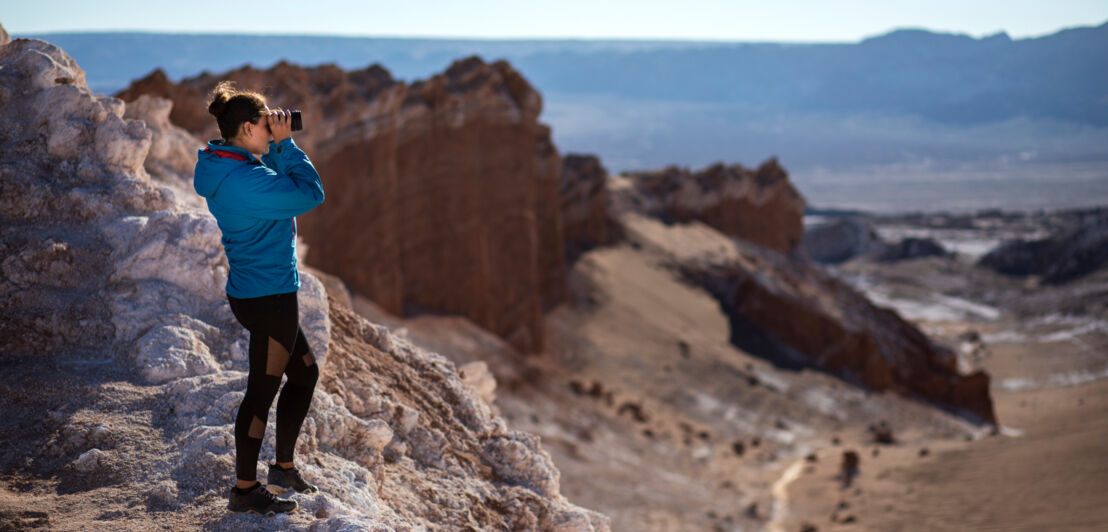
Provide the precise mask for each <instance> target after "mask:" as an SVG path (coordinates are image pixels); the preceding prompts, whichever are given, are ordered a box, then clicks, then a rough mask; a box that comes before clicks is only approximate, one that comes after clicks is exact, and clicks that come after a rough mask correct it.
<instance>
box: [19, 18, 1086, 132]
mask: <svg viewBox="0 0 1108 532" xmlns="http://www.w3.org/2000/svg"><path fill="white" fill-rule="evenodd" d="M31 37H36V38H41V39H44V40H47V41H50V42H53V43H56V44H58V45H60V46H61V47H62V48H64V49H66V50H68V51H70V53H71V54H72V55H73V57H74V58H75V59H77V62H78V63H79V64H81V65H82V67H83V68H84V69H85V70H86V72H88V73H89V85H90V86H91V87H92V88H93V90H97V91H103V92H113V91H116V90H118V89H120V88H122V87H123V86H125V85H126V84H127V82H129V81H130V80H132V79H134V78H137V77H139V76H142V75H144V74H146V73H148V72H149V71H151V70H153V69H154V68H162V69H163V70H165V71H166V73H167V74H169V76H170V77H172V78H174V79H179V78H180V77H182V76H190V75H194V74H197V73H199V72H201V71H204V70H208V71H212V72H218V71H221V70H226V69H230V68H234V67H237V66H240V65H242V64H244V63H250V64H253V65H254V66H256V67H261V68H264V67H267V66H270V65H271V64H273V63H275V62H277V61H279V60H281V59H285V60H288V61H289V62H292V63H297V64H302V65H312V64H320V63H336V64H338V65H340V66H342V67H344V68H347V69H352V68H364V67H366V66H368V65H370V64H372V63H379V64H381V65H382V66H383V67H385V68H386V69H388V70H389V71H390V72H392V73H393V75H394V76H395V77H397V78H401V79H414V78H419V77H425V76H428V75H429V74H431V73H433V72H435V71H439V70H442V69H443V68H445V67H446V66H447V65H449V64H450V62H451V61H453V60H454V59H457V58H459V57H462V56H467V55H474V54H476V55H480V56H482V57H483V58H484V59H485V60H495V59H500V58H504V59H507V60H508V61H509V62H511V63H512V65H513V66H515V67H516V68H517V69H519V70H520V71H522V72H523V74H524V75H525V76H526V77H527V78H528V79H529V80H530V81H531V82H532V83H533V84H534V85H535V86H536V87H538V89H539V90H540V91H542V92H543V93H547V92H557V93H564V94H610V95H618V96H620V97H624V98H635V99H643V100H663V101H682V102H701V103H734V102H741V103H743V104H747V105H752V106H766V107H775V108H776V107H781V108H790V109H802V110H834V111H866V112H873V111H877V112H897V113H910V114H914V115H918V116H921V117H924V118H927V119H930V120H934V121H937V122H941V123H952V124H973V123H982V122H992V121H999V120H1006V119H1010V118H1014V117H1019V116H1023V117H1028V118H1052V119H1057V120H1063V121H1067V122H1075V123H1081V124H1090V125H1096V126H1106V125H1108V23H1105V24H1102V25H1100V26H1098V27H1084V28H1074V29H1067V30H1063V31H1060V32H1058V33H1055V34H1053V35H1049V36H1045V37H1038V38H1031V39H1020V40H1012V39H1010V38H1009V37H1008V35H1006V34H1004V33H999V34H997V35H993V36H991V37H985V38H981V39H975V38H972V37H969V36H966V35H953V34H940V33H933V32H929V31H924V30H898V31H894V32H892V33H888V34H886V35H882V36H880V37H874V38H870V39H866V40H863V41H861V42H859V43H856V44H771V43H720V42H673V41H653V42H652V41H585V40H547V41H482V40H433V39H397V38H388V39H385V38H346V37H303V36H295V37H291V36H284V37H282V36H247V35H173V34H151V33H63V34H45V35H31Z"/></svg>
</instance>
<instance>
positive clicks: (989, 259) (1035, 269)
mask: <svg viewBox="0 0 1108 532" xmlns="http://www.w3.org/2000/svg"><path fill="white" fill-rule="evenodd" d="M1072 217H1073V218H1075V219H1076V220H1075V221H1073V222H1072V223H1071V224H1070V226H1069V227H1066V228H1064V229H1061V230H1058V231H1056V232H1055V233H1054V234H1053V235H1051V236H1049V237H1047V238H1043V239H1038V240H1020V239H1015V240H1007V241H1005V242H1003V243H1001V245H999V246H997V247H996V249H993V250H992V251H990V252H989V253H988V254H986V255H985V256H984V257H981V260H980V261H979V264H981V265H982V266H985V267H988V268H992V269H993V270H996V271H998V272H1000V273H1004V274H1008V275H1038V276H1041V277H1042V279H1043V281H1045V282H1048V283H1063V282H1066V281H1070V280H1072V279H1075V278H1077V277H1080V276H1082V275H1085V274H1087V273H1089V272H1091V271H1094V270H1096V269H1098V268H1101V267H1103V266H1104V265H1105V264H1108V209H1094V210H1090V211H1088V212H1076V213H1074V214H1073V216H1072Z"/></svg>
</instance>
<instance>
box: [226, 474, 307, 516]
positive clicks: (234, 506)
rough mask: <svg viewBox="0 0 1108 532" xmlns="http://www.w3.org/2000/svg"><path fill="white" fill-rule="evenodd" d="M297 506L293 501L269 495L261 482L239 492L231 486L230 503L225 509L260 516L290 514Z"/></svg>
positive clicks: (235, 487)
mask: <svg viewBox="0 0 1108 532" xmlns="http://www.w3.org/2000/svg"><path fill="white" fill-rule="evenodd" d="M298 506H299V505H298V504H297V503H296V501H294V500H291V499H281V498H278V497H277V496H276V495H274V494H272V493H270V491H269V490H268V489H266V487H265V486H263V485H262V483H261V482H259V483H257V484H255V485H254V487H252V488H247V489H246V490H239V488H238V487H237V486H232V487H231V496H230V501H229V502H228V503H227V509H228V510H231V511H232V512H253V513H256V514H262V515H273V514H276V513H286V512H291V511H293V510H295V509H296V508H297V507H298Z"/></svg>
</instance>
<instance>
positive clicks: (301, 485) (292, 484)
mask: <svg viewBox="0 0 1108 532" xmlns="http://www.w3.org/2000/svg"><path fill="white" fill-rule="evenodd" d="M266 480H267V481H268V482H269V486H268V488H269V490H270V491H273V492H274V493H285V492H287V491H289V490H296V491H298V492H300V493H315V492H317V491H319V488H317V487H316V486H315V485H314V484H309V483H308V482H307V481H306V480H304V477H302V476H300V470H299V469H297V468H296V467H290V468H288V469H284V468H282V467H281V466H279V465H277V464H269V477H268V478H267V479H266ZM277 490H280V491H277Z"/></svg>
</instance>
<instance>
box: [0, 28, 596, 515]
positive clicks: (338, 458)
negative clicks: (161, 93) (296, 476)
mask: <svg viewBox="0 0 1108 532" xmlns="http://www.w3.org/2000/svg"><path fill="white" fill-rule="evenodd" d="M125 107H126V106H125V105H124V103H123V102H122V101H120V100H118V99H114V98H97V97H96V96H94V95H93V94H92V93H91V92H90V91H89V90H88V88H87V86H85V84H84V73H83V72H82V71H81V70H80V69H79V68H78V66H77V65H76V63H75V62H74V61H73V60H72V58H70V57H69V56H68V55H67V54H65V52H63V51H62V50H60V49H58V48H57V47H55V46H53V45H50V44H49V43H45V42H42V41H36V40H25V39H18V40H15V41H12V42H11V43H9V44H5V45H0V150H3V152H4V153H5V154H8V155H9V156H8V157H4V158H3V159H0V198H2V199H0V222H2V223H0V249H2V250H3V257H4V259H3V270H4V276H3V277H2V278H0V318H2V319H0V333H2V334H4V335H5V338H7V339H9V341H7V342H6V343H5V348H4V349H3V352H2V353H0V361H2V362H3V363H4V364H5V366H6V367H9V368H10V369H11V371H10V374H9V378H7V379H5V380H4V381H3V382H2V383H0V400H2V401H3V402H4V404H5V405H7V407H6V409H5V413H6V414H5V416H3V417H2V419H0V445H2V446H3V447H4V449H5V453H3V456H2V457H0V484H2V485H3V486H4V488H5V490H4V492H5V493H17V492H18V491H19V490H14V491H13V490H12V489H11V486H12V485H15V484H18V485H20V486H35V488H34V489H39V490H44V493H49V494H50V496H49V497H44V498H42V499H41V500H40V502H39V503H38V506H37V509H40V510H41V511H42V512H44V513H45V514H46V516H47V517H46V520H47V521H49V522H50V523H51V524H52V525H53V526H59V525H60V526H61V527H63V528H68V527H70V525H71V524H73V523H88V522H92V521H93V520H96V522H99V523H105V525H106V526H113V527H115V526H116V525H118V527H119V528H126V529H136V530H137V529H149V528H153V527H170V528H178V529H196V528H208V529H215V530H242V529H262V530H290V529H295V530H306V529H309V528H310V529H312V530H404V529H426V530H458V529H465V528H467V527H470V528H476V529H510V530H528V529H531V530H582V531H584V530H607V529H608V524H607V523H608V519H607V518H606V517H604V516H602V515H599V514H597V513H595V512H591V511H588V510H584V509H582V508H579V507H576V506H574V505H572V504H571V503H569V502H568V501H566V500H565V498H564V497H563V496H562V495H561V494H560V492H559V490H560V484H559V473H558V470H557V469H555V468H554V467H553V465H552V463H551V461H550V457H549V455H548V454H547V453H546V452H545V451H544V450H543V449H542V448H541V447H540V445H539V441H538V439H537V437H535V436H532V435H529V434H525V433H521V432H518V431H513V430H510V429H509V428H508V427H507V425H506V423H505V421H504V420H503V419H502V418H500V417H498V416H496V415H494V414H493V412H492V411H491V410H490V408H489V405H488V404H487V403H486V402H485V401H483V400H482V398H481V397H480V396H479V395H478V394H477V393H476V390H475V388H474V387H473V386H471V385H468V384H466V383H464V382H463V381H462V380H461V378H460V377H459V375H458V373H457V371H456V368H455V366H454V365H453V364H452V363H450V362H449V361H447V360H446V359H444V358H443V357H441V356H439V355H437V354H435V353H431V352H427V351H423V350H421V349H419V348H416V347H414V346H412V345H411V344H410V343H408V342H407V341H405V340H403V339H402V338H399V337H397V336H395V335H393V334H392V333H390V332H389V331H388V330H386V329H385V328H384V327H381V326H378V325H374V324H372V323H369V322H368V321H366V320H364V319H361V318H359V317H357V316H355V315H353V314H351V313H350V311H349V310H346V309H344V308H343V307H342V306H341V305H338V304H335V303H334V300H329V299H328V297H327V296H326V294H325V292H324V289H323V285H322V284H321V283H320V282H319V281H318V280H317V279H316V278H315V277H313V276H312V275H310V274H308V273H306V272H305V273H303V274H302V277H301V279H302V282H303V286H302V288H301V290H300V301H301V313H302V315H301V320H302V323H303V325H304V328H305V332H306V333H307V336H308V342H309V344H310V345H311V347H312V350H313V352H314V353H315V355H316V358H317V360H318V362H319V365H320V368H321V372H322V376H321V384H320V386H319V389H318V390H317V392H316V395H315V399H314V401H313V405H312V409H311V411H310V413H309V416H308V418H307V419H306V420H305V424H304V429H303V431H302V433H301V436H300V439H299V441H298V447H297V457H298V460H299V463H298V465H299V466H300V468H301V469H302V470H303V471H304V472H305V475H307V476H310V477H311V478H313V479H314V480H315V481H316V483H317V484H319V486H320V487H321V488H322V492H321V493H319V494H314V495H310V496H301V495H297V496H296V497H297V498H299V502H300V505H301V510H300V511H299V512H298V513H296V514H292V515H289V516H282V517H277V518H266V517H261V516H251V515H242V514H230V513H227V512H226V511H225V508H224V506H225V504H226V503H225V500H226V499H225V497H226V489H227V488H228V487H229V486H230V485H231V483H232V481H233V464H234V460H233V458H234V437H233V419H234V414H235V411H236V408H237V406H238V403H239V402H240V401H241V398H242V393H243V390H244V389H245V383H246V370H247V365H248V364H247V361H246V333H245V331H244V330H243V329H242V327H241V326H239V325H238V324H237V323H236V322H235V320H234V318H233V317H232V315H231V313H230V310H229V309H228V307H227V305H226V300H225V297H224V294H223V285H224V281H225V278H226V271H227V264H226V259H225V257H224V255H223V253H222V250H221V248H220V243H219V231H218V228H217V226H216V224H215V221H214V219H212V218H211V217H210V216H209V215H208V214H207V213H206V212H205V211H203V210H201V209H199V208H196V206H195V205H193V204H190V203H186V202H184V201H178V200H177V198H180V197H183V196H184V195H186V194H187V193H188V192H189V190H188V189H185V188H184V187H183V184H184V183H183V182H182V181H183V180H182V179H180V177H181V176H180V174H179V171H180V170H181V169H183V168H184V167H183V166H182V163H181V161H182V160H183V158H186V157H188V156H191V155H193V154H194V153H195V152H192V151H191V150H193V149H195V144H193V143H192V141H190V140H189V139H188V138H187V135H186V134H184V133H183V132H181V131H180V130H176V129H175V128H173V127H171V126H169V125H168V123H167V122H165V117H166V115H167V113H168V112H169V111H168V110H169V107H168V102H166V101H159V100H156V99H147V100H145V101H140V102H139V103H137V104H136V105H134V106H132V107H131V108H130V109H126V110H125ZM132 116H133V117H134V118H137V119H131V118H130V117H132ZM125 117H126V118H125ZM155 146H158V148H157V149H155ZM182 150H190V151H189V153H187V154H186V153H184V152H183V151H182ZM148 168H153V169H159V170H158V172H154V171H149V172H148V170H147V169H148ZM152 178H153V179H152ZM478 376H479V372H478ZM476 382H477V384H479V385H482V386H483V388H482V389H483V390H486V391H487V390H488V383H487V382H486V379H482V378H478V379H477V381H476ZM482 382H483V384H481V383H482ZM271 420H272V417H271ZM273 439H274V432H273V430H269V431H267V435H266V439H265V440H264V442H263V448H262V456H271V455H272V453H273V443H274V442H273ZM260 473H261V474H263V475H264V467H262V468H261V471H260ZM13 496H15V495H13ZM166 510H169V511H168V512H167V511H166ZM0 519H3V520H4V522H0V527H6V521H7V520H8V519H16V520H18V519H20V518H19V517H18V516H14V515H13V516H9V515H8V514H4V515H2V516H0ZM109 523H110V524H109Z"/></svg>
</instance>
